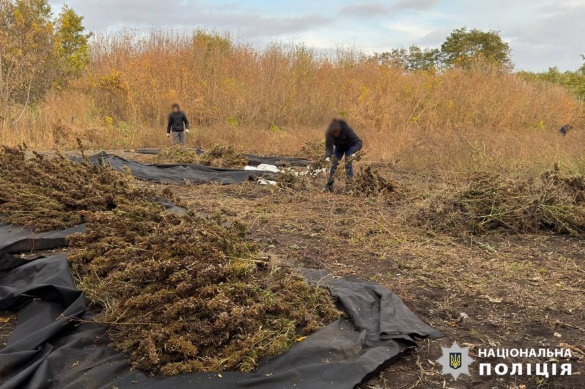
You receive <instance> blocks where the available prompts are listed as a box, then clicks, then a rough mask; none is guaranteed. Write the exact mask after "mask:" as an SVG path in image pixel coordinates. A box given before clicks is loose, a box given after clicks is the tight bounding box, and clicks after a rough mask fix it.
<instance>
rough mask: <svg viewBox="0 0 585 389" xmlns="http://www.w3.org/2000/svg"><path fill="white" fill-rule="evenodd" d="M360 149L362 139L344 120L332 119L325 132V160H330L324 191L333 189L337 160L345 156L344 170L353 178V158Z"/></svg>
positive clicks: (349, 177)
mask: <svg viewBox="0 0 585 389" xmlns="http://www.w3.org/2000/svg"><path fill="white" fill-rule="evenodd" d="M361 149H362V140H361V139H360V137H359V136H357V134H356V133H355V131H354V130H353V128H351V127H350V126H349V125H348V124H347V122H346V121H345V120H341V119H333V121H332V122H331V124H329V127H328V128H327V132H326V133H325V161H327V162H331V170H330V171H329V178H328V179H327V186H326V187H325V191H328V192H330V191H332V190H333V183H334V180H333V176H334V174H335V171H336V170H337V166H338V165H339V161H341V160H342V159H343V157H344V156H345V172H346V174H347V178H348V179H351V178H353V163H352V162H353V160H354V159H355V158H356V154H357V152H358V151H360V150H361Z"/></svg>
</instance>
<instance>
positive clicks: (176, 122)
mask: <svg viewBox="0 0 585 389" xmlns="http://www.w3.org/2000/svg"><path fill="white" fill-rule="evenodd" d="M183 124H184V126H183ZM185 128H186V129H187V130H188V129H189V120H187V116H186V115H185V113H184V112H183V111H179V112H171V113H170V114H169V124H167V134H170V133H171V130H173V132H181V131H183V130H184V129H185Z"/></svg>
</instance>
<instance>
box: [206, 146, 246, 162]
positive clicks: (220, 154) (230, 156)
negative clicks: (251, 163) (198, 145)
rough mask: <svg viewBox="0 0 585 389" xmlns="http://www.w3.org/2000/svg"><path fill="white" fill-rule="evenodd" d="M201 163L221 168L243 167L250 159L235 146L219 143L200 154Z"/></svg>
mask: <svg viewBox="0 0 585 389" xmlns="http://www.w3.org/2000/svg"><path fill="white" fill-rule="evenodd" d="M199 163H200V164H201V165H205V166H213V167H220V168H243V167H244V166H246V165H247V164H248V159H247V158H246V156H245V155H244V154H243V153H241V152H240V151H238V150H237V149H236V148H235V147H234V146H232V145H222V144H218V145H214V146H213V147H211V148H210V149H209V150H207V151H206V152H205V153H204V154H203V155H201V156H199Z"/></svg>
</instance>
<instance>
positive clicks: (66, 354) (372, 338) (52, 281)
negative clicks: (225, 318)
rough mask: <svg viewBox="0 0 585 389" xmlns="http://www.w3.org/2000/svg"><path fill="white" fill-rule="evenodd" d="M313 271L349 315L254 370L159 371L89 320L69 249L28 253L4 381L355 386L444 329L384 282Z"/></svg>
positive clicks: (3, 281)
mask: <svg viewBox="0 0 585 389" xmlns="http://www.w3.org/2000/svg"><path fill="white" fill-rule="evenodd" d="M0 261H2V259H0ZM23 263H24V262H23ZM0 267H2V266H0ZM305 276H306V277H307V278H308V279H309V280H310V281H311V282H315V283H318V284H319V285H321V286H324V287H328V288H329V289H330V291H331V293H332V294H333V295H334V296H336V297H337V298H338V299H339V302H340V304H341V306H342V307H343V308H344V310H345V311H346V313H347V316H348V318H347V319H340V320H337V321H335V322H333V323H332V324H330V325H328V326H326V327H325V328H323V329H322V330H320V331H318V332H317V333H315V334H313V335H311V336H309V337H308V338H307V339H305V340H303V341H302V342H299V343H297V344H296V345H295V346H293V347H292V348H291V349H290V350H289V351H287V352H286V353H284V354H282V355H280V356H278V357H275V358H270V359H268V360H267V361H265V362H264V363H263V364H262V366H261V367H260V368H259V369H258V370H257V371H256V372H254V373H237V372H222V373H221V374H219V373H194V374H187V375H180V376H175V377H171V378H159V377H148V376H146V375H144V374H143V373H141V372H139V371H132V370H131V369H130V363H129V362H128V361H127V360H126V359H125V358H124V356H123V355H121V354H120V353H118V352H116V351H114V350H112V349H110V348H109V347H108V344H109V339H108V337H107V335H106V334H105V329H104V328H103V327H101V326H100V325H98V324H96V323H93V322H90V321H87V320H90V319H91V318H90V317H89V316H88V315H87V313H86V303H85V299H84V297H83V293H82V292H81V291H79V290H78V289H77V288H76V287H75V285H74V282H73V279H72V276H71V272H70V270H69V265H68V263H67V259H66V257H65V255H64V254H60V255H56V256H52V257H49V258H41V259H37V260H34V261H30V262H26V263H25V264H23V265H22V266H18V267H16V268H15V269H13V270H11V271H8V272H0V309H2V310H18V324H17V326H16V328H15V330H14V332H13V333H12V335H11V337H10V339H9V340H8V342H7V345H6V348H4V349H3V350H1V351H0V382H1V383H0V388H2V389H17V388H19V389H20V388H35V389H42V388H113V387H117V388H120V389H122V388H152V389H159V388H160V389H163V388H165V389H166V388H177V389H182V388H185V389H186V388H200V389H211V388H222V389H243V388H257V389H283V388H306V389H322V388H336V389H343V388H347V389H349V388H353V387H355V386H356V385H358V384H359V383H361V382H363V381H364V380H367V379H368V378H369V377H371V376H372V375H374V374H377V373H378V372H379V371H380V370H381V369H383V368H385V367H387V366H388V365H389V364H390V363H391V362H392V361H393V360H394V359H395V358H396V357H398V356H399V355H400V354H401V353H402V352H404V351H405V350H407V349H409V348H412V347H415V342H414V341H413V339H412V338H411V336H412V335H418V336H421V337H426V336H429V337H437V336H440V335H441V334H440V333H439V332H438V331H436V330H434V329H433V328H431V327H429V326H428V325H426V324H424V323H423V322H422V321H421V320H420V319H419V318H418V317H417V316H416V315H415V314H414V313H412V312H411V311H410V310H409V309H408V308H407V307H406V306H405V305H404V304H403V303H402V301H400V299H399V298H398V297H397V296H396V295H395V294H394V293H393V292H391V291H390V290H389V289H387V288H385V287H383V286H380V285H376V284H374V283H371V282H361V281H352V280H348V279H344V278H334V277H332V276H329V275H327V274H326V273H325V272H323V271H309V270H307V271H305ZM79 319H82V320H79Z"/></svg>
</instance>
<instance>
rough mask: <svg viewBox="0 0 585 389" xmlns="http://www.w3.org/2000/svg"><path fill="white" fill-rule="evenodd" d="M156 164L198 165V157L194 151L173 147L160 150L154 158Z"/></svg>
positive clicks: (177, 146) (182, 147)
mask: <svg viewBox="0 0 585 389" xmlns="http://www.w3.org/2000/svg"><path fill="white" fill-rule="evenodd" d="M155 161H156V163H171V164H174V163H176V164H184V163H186V164H190V163H199V156H198V155H197V153H196V152H195V151H194V150H191V149H188V148H187V147H184V146H179V145H174V146H169V147H164V148H162V149H161V150H160V151H159V153H158V154H157V156H156V160H155Z"/></svg>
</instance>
